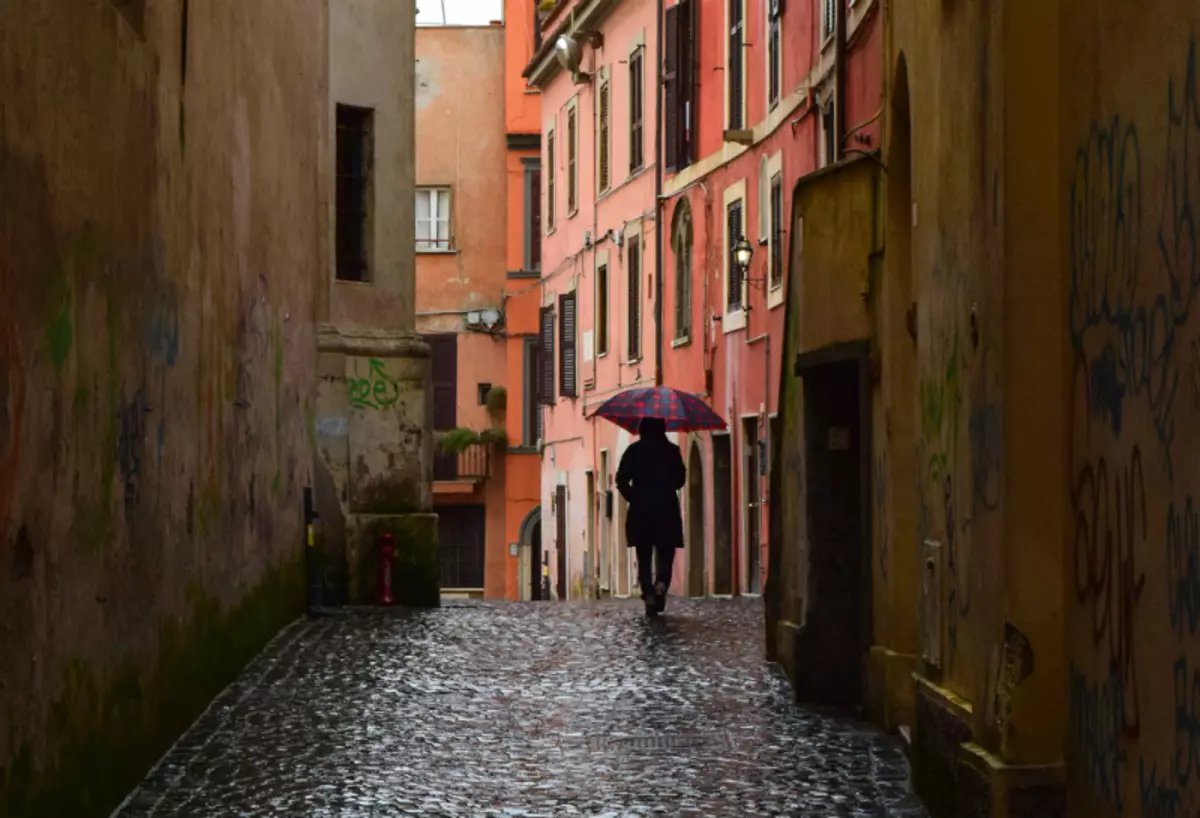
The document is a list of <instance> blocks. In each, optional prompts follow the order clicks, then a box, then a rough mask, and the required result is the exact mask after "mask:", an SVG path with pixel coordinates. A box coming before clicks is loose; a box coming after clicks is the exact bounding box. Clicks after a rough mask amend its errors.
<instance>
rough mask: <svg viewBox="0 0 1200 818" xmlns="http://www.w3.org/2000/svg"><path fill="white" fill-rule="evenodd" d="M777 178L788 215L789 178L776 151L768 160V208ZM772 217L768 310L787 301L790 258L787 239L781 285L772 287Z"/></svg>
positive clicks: (786, 229)
mask: <svg viewBox="0 0 1200 818" xmlns="http://www.w3.org/2000/svg"><path fill="white" fill-rule="evenodd" d="M776 176H779V177H780V178H781V180H782V185H781V187H782V188H783V212H784V214H786V213H787V177H785V176H784V175H783V151H776V152H775V154H774V155H773V156H772V157H771V158H770V159H769V160H767V184H766V186H767V206H768V207H770V206H771V180H772V179H774V178H775V177H776ZM770 215H773V214H768V218H767V272H766V275H767V309H769V310H773V309H775V308H776V307H778V306H780V305H782V304H783V302H784V301H785V300H786V295H785V294H786V293H787V281H786V280H785V277H786V276H787V262H788V257H787V241H786V239H785V240H784V243H783V248H782V249H783V255H782V256H781V258H782V259H783V268H784V269H783V275H782V276H780V277H779V285H778V286H775V287H772V286H771V274H772V273H773V272H774V266H773V265H774V258H775V256H774V254H773V253H772V252H771V250H772V247H771V242H773V241H775V237H774V236H772V235H770V233H771V219H770ZM781 224H782V225H783V234H784V236H787V234H788V231H789V229H790V225H788V223H787V222H786V221H781Z"/></svg>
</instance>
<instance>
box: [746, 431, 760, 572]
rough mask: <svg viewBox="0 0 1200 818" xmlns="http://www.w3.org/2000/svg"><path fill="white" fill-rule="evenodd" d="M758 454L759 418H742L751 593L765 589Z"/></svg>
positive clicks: (747, 552)
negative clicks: (762, 564)
mask: <svg viewBox="0 0 1200 818" xmlns="http://www.w3.org/2000/svg"><path fill="white" fill-rule="evenodd" d="M758 467H759V456H758V418H757V417H752V418H742V491H743V494H742V496H743V497H745V503H746V505H745V512H744V519H745V520H746V538H745V543H744V545H743V549H744V550H745V552H746V557H745V561H744V562H743V564H744V565H745V566H746V582H745V589H746V593H748V594H758V593H762V571H761V570H760V562H761V558H762V536H761V523H762V516H761V513H760V512H761V511H762V503H761V502H760V499H759V498H760V494H761V492H760V483H759V474H758Z"/></svg>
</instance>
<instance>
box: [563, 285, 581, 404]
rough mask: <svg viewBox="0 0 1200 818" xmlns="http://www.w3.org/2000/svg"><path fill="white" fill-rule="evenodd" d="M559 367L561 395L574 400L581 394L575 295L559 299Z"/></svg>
mask: <svg viewBox="0 0 1200 818" xmlns="http://www.w3.org/2000/svg"><path fill="white" fill-rule="evenodd" d="M558 366H559V372H560V374H559V379H560V380H559V385H558V389H559V394H560V395H562V396H563V397H564V398H574V397H576V396H577V395H578V394H579V393H578V390H577V384H576V369H577V359H576V356H575V293H567V294H565V295H560V296H559V297H558Z"/></svg>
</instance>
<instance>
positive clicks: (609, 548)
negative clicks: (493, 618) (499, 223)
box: [526, 0, 658, 599]
mask: <svg viewBox="0 0 1200 818" xmlns="http://www.w3.org/2000/svg"><path fill="white" fill-rule="evenodd" d="M599 9H601V5H600V4H595V3H591V4H588V3H586V2H576V3H574V4H567V3H563V4H560V6H559V7H558V8H556V9H555V10H554V12H552V13H551V15H550V17H549V18H548V19H546V20H545V21H544V22H543V30H544V32H545V34H544V38H545V40H544V45H543V47H542V48H541V49H539V51H538V52H537V53H536V54H535V55H534V58H533V60H532V62H531V63H530V66H529V68H528V69H527V71H526V73H527V75H528V76H529V79H530V82H531V84H533V85H534V86H536V87H539V88H540V89H541V90H542V169H543V170H542V191H543V204H542V221H543V232H544V235H543V238H542V276H541V280H540V289H541V305H542V306H541V312H540V320H541V330H542V332H541V342H542V344H541V349H542V360H541V373H540V374H541V383H540V385H539V386H540V392H541V399H542V402H543V436H542V443H541V449H542V486H541V490H542V510H543V513H542V520H543V535H542V540H543V543H544V547H545V548H546V549H547V551H548V553H549V557H550V576H551V580H552V581H551V586H552V593H553V595H554V597H555V598H558V599H563V598H566V599H579V598H589V597H595V596H597V595H617V596H624V595H628V594H630V592H631V589H632V588H633V586H634V585H635V584H636V581H635V576H634V573H635V568H634V563H633V558H632V555H631V554H629V553H627V549H626V548H625V542H624V536H623V534H622V529H623V520H624V513H625V509H624V504H623V502H622V501H621V499H620V497H619V495H618V494H617V493H616V489H615V484H614V481H615V475H616V470H617V466H618V464H619V462H620V458H621V455H622V453H623V452H624V450H625V448H626V447H627V446H628V445H629V443H630V435H629V434H628V433H626V432H623V431H621V430H620V429H618V428H617V427H616V426H614V425H613V424H611V423H609V422H608V421H605V420H600V419H597V418H594V417H593V413H594V412H595V410H596V409H597V408H598V407H599V405H600V404H601V403H603V402H604V400H606V399H607V398H608V397H610V396H611V395H613V394H615V393H616V392H618V391H620V390H622V389H626V388H629V387H632V386H638V385H652V384H653V383H654V382H655V376H656V358H655V347H656V336H655V327H656V323H655V320H654V308H655V300H654V298H655V277H656V276H657V274H658V270H657V266H656V263H655V258H656V244H655V242H656V240H657V230H658V226H657V224H656V221H655V206H654V202H655V193H656V191H655V184H656V176H655V171H656V168H655V162H654V157H655V130H656V120H655V94H656V86H655V66H656V64H657V51H656V48H655V35H656V28H655V5H654V3H652V2H650V1H649V0H622V1H621V2H618V3H615V4H612V5H609V6H608V7H607V9H606V10H603V11H598V10H599ZM571 25H573V28H572V29H571V30H573V31H575V32H581V31H586V32H590V33H595V34H597V35H599V36H598V37H594V38H592V37H589V38H587V41H584V38H583V37H579V38H578V39H577V42H579V43H580V45H581V49H580V51H581V54H580V58H581V59H580V63H579V66H578V69H577V70H576V71H568V70H565V69H564V68H563V67H562V66H561V65H560V64H559V62H558V61H557V59H556V58H555V55H554V53H553V46H554V43H555V41H556V38H557V36H558V34H559V33H560V31H566V30H567V28H566V27H567V26H571Z"/></svg>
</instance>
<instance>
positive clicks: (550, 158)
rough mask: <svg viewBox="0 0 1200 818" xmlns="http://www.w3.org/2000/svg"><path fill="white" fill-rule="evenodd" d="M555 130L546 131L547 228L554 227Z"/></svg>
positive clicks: (548, 229)
mask: <svg viewBox="0 0 1200 818" xmlns="http://www.w3.org/2000/svg"><path fill="white" fill-rule="evenodd" d="M554 172H555V168H554V131H547V132H546V230H547V231H550V230H553V229H554Z"/></svg>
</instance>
